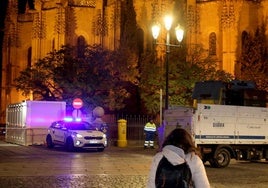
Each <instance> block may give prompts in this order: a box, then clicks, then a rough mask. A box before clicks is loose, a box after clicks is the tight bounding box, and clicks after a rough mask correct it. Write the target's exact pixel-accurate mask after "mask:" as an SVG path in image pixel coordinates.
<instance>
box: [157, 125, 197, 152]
mask: <svg viewBox="0 0 268 188" xmlns="http://www.w3.org/2000/svg"><path fill="white" fill-rule="evenodd" d="M166 145H173V146H176V147H179V148H181V149H183V150H184V152H185V153H189V152H195V153H196V154H199V152H198V149H197V148H196V147H195V144H194V141H193V138H192V136H191V135H190V133H188V132H187V131H186V130H185V129H182V128H176V129H174V130H173V131H171V133H170V134H169V135H168V136H167V138H166V139H165V141H164V143H163V145H162V148H163V147H165V146H166Z"/></svg>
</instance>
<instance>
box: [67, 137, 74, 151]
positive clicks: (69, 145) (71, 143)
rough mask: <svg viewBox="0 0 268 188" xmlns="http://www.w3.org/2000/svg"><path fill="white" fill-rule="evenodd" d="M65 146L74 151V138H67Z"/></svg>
mask: <svg viewBox="0 0 268 188" xmlns="http://www.w3.org/2000/svg"><path fill="white" fill-rule="evenodd" d="M65 147H66V150H67V151H69V152H71V151H74V142H73V139H71V138H67V140H66V144H65Z"/></svg>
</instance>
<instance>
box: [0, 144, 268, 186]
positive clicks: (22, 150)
mask: <svg viewBox="0 0 268 188" xmlns="http://www.w3.org/2000/svg"><path fill="white" fill-rule="evenodd" d="M156 152H157V150H156V149H155V150H153V149H150V150H144V149H143V148H142V146H139V147H126V148H118V147H115V146H110V147H108V148H106V150H104V152H96V151H78V152H66V151H65V150H64V149H63V148H61V147H58V148H54V149H52V150H50V149H47V148H46V147H44V146H28V147H27V146H26V147H25V146H18V145H14V144H8V143H4V142H1V141H0V188H145V187H146V182H147V179H148V172H149V168H150V165H151V160H152V156H153V155H154V154H155V153H156ZM267 166H268V162H267V161H262V162H253V163H252V162H246V161H235V160H232V161H231V164H230V165H229V166H228V167H227V168H222V169H215V168H211V167H210V166H209V165H207V164H206V171H207V175H208V178H209V181H210V183H211V187H212V188H252V187H254V188H267V187H268V178H267V177H268V170H267Z"/></svg>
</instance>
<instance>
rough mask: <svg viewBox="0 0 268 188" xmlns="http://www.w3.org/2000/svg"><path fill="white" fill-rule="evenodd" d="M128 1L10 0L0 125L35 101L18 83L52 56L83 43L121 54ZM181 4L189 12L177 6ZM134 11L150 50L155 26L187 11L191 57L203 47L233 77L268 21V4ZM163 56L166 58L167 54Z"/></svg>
mask: <svg viewBox="0 0 268 188" xmlns="http://www.w3.org/2000/svg"><path fill="white" fill-rule="evenodd" d="M126 1H127V0H9V4H8V10H7V15H6V18H5V31H4V34H5V36H4V43H3V50H2V56H3V58H2V78H1V81H2V82H1V109H0V110H1V111H0V123H1V124H2V123H4V122H5V109H6V106H7V105H8V104H10V103H16V102H20V101H22V100H25V99H33V98H32V96H28V97H25V96H22V95H21V94H20V93H19V92H17V91H16V88H15V87H14V84H13V80H14V78H16V77H17V76H18V75H19V73H20V71H21V70H23V69H25V68H26V67H27V66H31V65H33V64H34V63H35V62H36V61H37V60H38V59H40V58H43V57H44V56H46V55H47V53H49V52H50V51H52V50H57V49H59V48H60V47H61V46H62V45H64V44H71V45H77V44H79V43H86V44H90V45H92V44H101V45H102V46H103V47H105V48H108V49H111V50H113V49H116V48H117V47H118V46H119V41H120V36H121V35H120V32H121V31H120V21H121V14H120V10H121V6H122V3H124V2H126ZM130 2H131V1H130ZM178 3H179V4H183V5H184V6H182V7H178V6H176V4H178ZM133 5H134V9H135V11H136V21H137V26H138V28H139V29H140V30H141V31H142V33H143V44H144V49H146V48H147V47H149V46H151V44H152V41H153V40H152V34H151V26H152V23H153V22H154V21H155V20H160V21H161V19H162V17H163V16H164V15H165V14H167V13H169V12H170V11H171V10H172V12H173V14H178V15H179V14H180V15H182V11H183V16H184V19H185V22H184V23H185V25H184V30H185V36H184V43H185V45H186V48H187V56H190V55H191V53H192V49H193V47H194V46H196V45H202V47H203V48H204V49H206V51H207V56H212V57H213V58H214V59H215V61H216V62H217V64H218V68H219V69H222V70H225V71H227V72H229V73H231V74H233V75H235V74H237V72H239V70H238V69H239V65H238V64H239V63H238V61H237V60H238V57H239V55H240V54H241V43H242V41H241V40H242V33H243V32H254V31H255V30H256V28H257V27H259V26H260V25H261V24H262V23H263V22H265V21H266V20H267V15H268V0H133ZM162 35H163V36H164V35H165V33H162ZM163 38H164V37H163ZM163 40H164V39H163ZM158 50H159V51H158V53H159V54H160V56H161V54H163V50H162V51H161V49H158ZM163 56H164V54H163Z"/></svg>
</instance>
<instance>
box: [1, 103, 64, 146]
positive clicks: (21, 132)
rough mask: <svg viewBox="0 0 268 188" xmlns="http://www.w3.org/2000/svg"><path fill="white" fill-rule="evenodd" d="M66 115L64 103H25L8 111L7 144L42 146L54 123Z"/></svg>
mask: <svg viewBox="0 0 268 188" xmlns="http://www.w3.org/2000/svg"><path fill="white" fill-rule="evenodd" d="M65 114H66V102H64V101H23V102H21V103H16V104H10V105H8V107H7V109H6V136H5V140H6V142H10V143H15V144H19V145H25V146H28V145H41V144H45V142H46V135H47V129H48V127H49V126H50V125H51V123H52V122H54V121H57V120H60V119H63V118H64V117H65Z"/></svg>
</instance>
